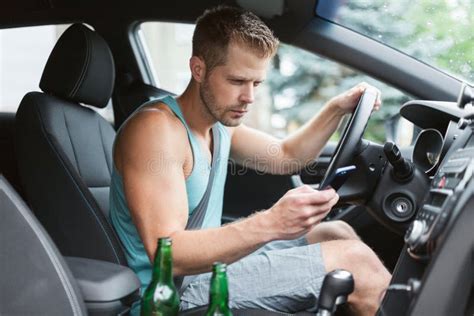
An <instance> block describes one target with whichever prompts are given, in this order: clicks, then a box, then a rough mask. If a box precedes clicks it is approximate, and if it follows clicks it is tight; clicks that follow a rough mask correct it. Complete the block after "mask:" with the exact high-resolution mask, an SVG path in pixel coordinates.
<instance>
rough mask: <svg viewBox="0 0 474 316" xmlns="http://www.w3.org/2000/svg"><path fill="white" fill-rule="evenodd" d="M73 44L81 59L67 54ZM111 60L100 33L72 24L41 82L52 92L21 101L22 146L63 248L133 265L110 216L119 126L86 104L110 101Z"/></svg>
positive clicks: (26, 177) (27, 180) (26, 176)
mask: <svg viewBox="0 0 474 316" xmlns="http://www.w3.org/2000/svg"><path fill="white" fill-rule="evenodd" d="M84 37H85V38H86V39H84ZM78 44H80V45H78ZM69 45H70V46H69ZM82 46H87V49H85V48H83V47H82ZM71 47H72V48H74V49H77V50H78V51H79V53H78V56H79V57H81V58H79V57H77V56H76V57H73V58H71V56H70V55H68V54H73V52H72V51H70V50H71ZM84 50H87V54H86V55H88V57H87V58H89V59H88V60H87V62H84V60H83V58H82V57H84V56H85V55H84V56H83V55H81V53H80V52H81V51H82V53H83V52H84ZM73 55H74V54H73ZM96 57H97V60H96ZM106 57H107V58H106ZM56 58H57V59H63V58H64V59H65V60H68V63H67V64H68V66H67V67H66V66H65V64H66V62H65V61H63V60H59V61H58V60H56ZM84 58H85V57H84ZM102 63H105V64H102ZM61 66H62V67H63V69H61ZM81 67H82V68H84V67H85V68H84V69H85V70H84V72H80V71H78V69H80V68H81ZM110 67H113V61H112V57H111V53H110V51H109V49H108V47H107V44H106V43H105V41H104V40H103V39H102V38H101V37H100V36H99V35H98V34H96V33H94V32H92V31H90V30H89V29H87V28H86V27H85V26H82V25H73V26H71V27H70V28H69V29H68V30H66V31H65V33H64V34H63V36H61V38H60V39H59V41H58V43H57V44H56V46H55V48H54V50H53V53H52V54H51V56H50V58H49V60H48V64H47V65H46V68H45V73H44V74H43V78H42V84H41V87H42V88H44V89H46V91H47V92H49V93H40V92H30V93H28V94H27V95H25V97H24V98H23V100H22V102H21V104H20V107H19V109H18V112H17V115H16V147H17V148H16V149H17V157H18V164H19V165H18V167H19V168H18V169H19V174H20V178H21V182H22V185H23V188H24V192H25V196H26V199H27V201H28V203H29V204H30V205H31V207H32V209H33V211H34V212H35V214H36V215H37V217H38V219H39V220H40V221H41V222H42V224H43V225H44V227H45V228H46V230H47V231H48V232H49V234H50V235H51V237H52V238H53V240H54V241H55V243H56V245H57V246H58V248H59V249H60V250H61V252H62V254H63V255H65V256H75V257H85V258H91V259H98V260H105V261H110V262H113V263H118V264H123V265H126V259H125V256H124V254H123V250H122V248H121V244H120V242H119V239H118V238H117V236H116V234H115V232H114V231H113V228H112V226H111V225H110V223H109V220H108V208H109V200H108V198H109V186H110V179H111V173H112V168H113V165H112V144H113V141H114V138H115V131H114V129H113V127H112V126H111V125H110V123H109V122H107V121H106V120H105V119H103V118H102V117H101V116H100V115H99V114H98V113H96V112H95V111H93V110H91V109H90V108H87V107H84V106H82V105H81V104H79V102H80V103H88V104H90V103H93V104H94V105H96V106H100V105H102V104H105V103H107V101H108V98H110V93H111V87H112V86H113V82H114V73H113V68H110ZM106 71H107V72H109V73H108V74H104V72H106ZM103 81H106V82H103ZM73 82H74V83H75V88H74V89H73V90H74V91H72V90H70V87H71V84H72V83H73ZM56 85H57V87H56ZM52 94H54V95H52Z"/></svg>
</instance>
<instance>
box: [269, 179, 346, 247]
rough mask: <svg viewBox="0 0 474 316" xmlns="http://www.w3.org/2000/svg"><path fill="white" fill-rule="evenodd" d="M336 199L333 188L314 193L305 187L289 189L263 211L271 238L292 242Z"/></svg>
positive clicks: (310, 227)
mask: <svg viewBox="0 0 474 316" xmlns="http://www.w3.org/2000/svg"><path fill="white" fill-rule="evenodd" d="M338 200H339V195H337V193H336V191H334V190H333V189H328V190H323V191H318V190H314V189H313V188H311V187H310V186H308V185H303V186H300V187H297V188H295V189H292V190H289V191H288V192H287V193H286V194H285V195H284V196H283V197H281V199H280V200H278V202H277V203H276V204H275V205H273V206H272V207H271V208H270V209H268V210H267V211H266V213H267V215H268V217H269V218H270V223H271V224H270V225H271V231H272V233H274V234H275V238H274V239H295V238H298V237H300V236H302V235H304V234H306V233H307V232H309V231H310V230H311V229H312V228H313V227H314V226H315V225H317V224H318V223H319V222H321V220H322V219H323V218H324V217H325V216H326V215H327V213H328V212H329V211H330V210H331V208H332V207H333V206H334V205H335V204H336V203H337V201H338Z"/></svg>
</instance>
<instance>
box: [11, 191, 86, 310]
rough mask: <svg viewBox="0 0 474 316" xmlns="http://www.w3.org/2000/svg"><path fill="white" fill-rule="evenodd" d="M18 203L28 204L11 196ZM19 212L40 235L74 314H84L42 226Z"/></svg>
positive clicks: (36, 233)
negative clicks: (42, 232) (42, 231)
mask: <svg viewBox="0 0 474 316" xmlns="http://www.w3.org/2000/svg"><path fill="white" fill-rule="evenodd" d="M11 198H12V200H14V202H16V204H21V205H23V206H26V205H25V203H23V202H22V201H21V200H19V199H18V198H17V197H16V196H12V197H11ZM19 213H20V214H21V215H22V216H23V218H24V219H25V220H26V222H27V223H28V224H29V226H30V228H31V230H32V231H33V233H34V234H35V235H36V236H37V237H38V240H39V241H40V243H41V245H42V246H43V248H44V250H45V251H46V253H47V255H48V257H49V259H50V260H51V263H52V264H53V267H54V270H55V271H56V273H57V275H58V276H59V280H60V281H61V285H62V286H63V288H64V290H65V291H66V295H67V297H68V300H69V303H70V304H71V308H72V311H73V313H74V315H82V313H81V308H80V303H79V298H78V297H77V295H76V293H75V292H74V289H73V286H72V283H71V282H70V280H69V279H68V276H67V273H66V271H65V270H64V268H63V265H62V264H61V262H60V261H59V258H58V256H57V254H56V253H55V251H54V249H53V248H52V247H51V245H50V243H49V242H48V240H47V239H46V237H45V235H43V234H40V233H38V231H41V226H38V225H37V223H36V222H35V221H34V219H33V217H32V216H31V215H30V214H28V213H24V212H22V211H21V209H19Z"/></svg>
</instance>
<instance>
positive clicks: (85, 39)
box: [40, 24, 115, 108]
mask: <svg viewBox="0 0 474 316" xmlns="http://www.w3.org/2000/svg"><path fill="white" fill-rule="evenodd" d="M114 80H115V67H114V60H113V58H112V53H111V52H110V49H109V47H108V46H107V43H106V42H105V41H104V40H103V39H102V38H101V37H100V36H99V35H98V34H97V33H95V32H94V31H92V30H90V29H89V28H87V27H86V26H84V25H82V24H74V25H72V26H70V27H69V28H68V29H67V30H66V31H65V32H64V33H63V34H62V36H61V37H60V38H59V40H58V42H57V43H56V45H55V47H54V49H53V51H52V52H51V55H50V56H49V59H48V61H47V63H46V66H45V68H44V71H43V76H42V77H41V82H40V88H41V90H43V91H44V92H46V93H48V94H52V95H55V96H57V97H61V98H64V99H68V100H71V101H75V102H82V103H85V104H88V105H92V106H95V107H99V108H103V107H105V106H106V105H107V102H108V101H109V99H110V96H111V95H112V90H113V85H114Z"/></svg>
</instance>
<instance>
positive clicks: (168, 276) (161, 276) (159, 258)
mask: <svg viewBox="0 0 474 316" xmlns="http://www.w3.org/2000/svg"><path fill="white" fill-rule="evenodd" d="M153 281H155V282H159V283H169V284H170V283H171V282H172V281H173V260H172V254H171V245H163V244H161V245H160V244H158V249H157V250H156V255H155V262H154V264H153Z"/></svg>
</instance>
